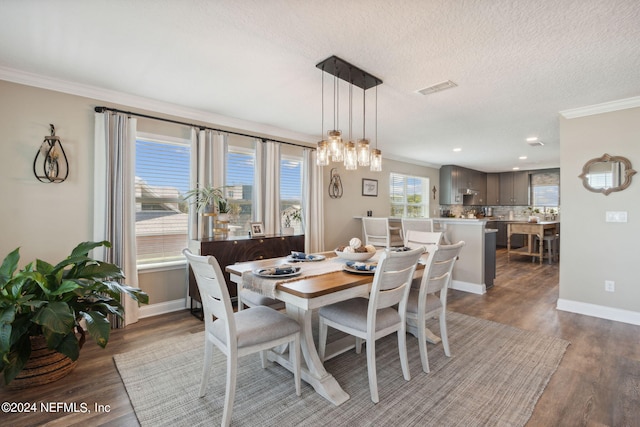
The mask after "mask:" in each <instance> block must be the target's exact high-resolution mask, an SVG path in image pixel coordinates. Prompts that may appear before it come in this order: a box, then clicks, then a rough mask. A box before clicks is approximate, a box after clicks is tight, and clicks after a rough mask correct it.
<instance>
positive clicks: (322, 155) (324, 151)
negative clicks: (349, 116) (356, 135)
mask: <svg viewBox="0 0 640 427" xmlns="http://www.w3.org/2000/svg"><path fill="white" fill-rule="evenodd" d="M322 71H323V72H322V97H321V98H322V107H321V113H320V116H321V123H320V128H321V132H320V135H321V136H322V137H324V69H323V70H322ZM316 165H318V166H329V143H328V142H327V141H326V140H324V139H323V140H322V141H319V142H318V148H317V150H316Z"/></svg>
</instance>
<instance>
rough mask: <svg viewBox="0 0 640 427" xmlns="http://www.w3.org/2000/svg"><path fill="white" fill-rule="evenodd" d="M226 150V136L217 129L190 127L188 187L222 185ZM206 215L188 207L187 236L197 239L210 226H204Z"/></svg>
mask: <svg viewBox="0 0 640 427" xmlns="http://www.w3.org/2000/svg"><path fill="white" fill-rule="evenodd" d="M226 152H227V136H226V135H225V134H222V133H220V132H217V131H213V130H209V129H207V130H204V129H197V128H192V129H191V164H192V165H194V167H192V168H191V179H190V188H196V187H214V188H215V187H222V186H223V185H224V177H225V164H226V155H225V154H226ZM210 220H211V219H210V218H208V217H203V216H202V215H199V213H198V212H197V211H196V209H195V206H191V207H190V209H189V238H190V239H191V240H199V239H201V238H202V237H209V236H205V235H204V234H205V232H206V231H207V230H209V229H210V227H206V226H205V222H206V221H210Z"/></svg>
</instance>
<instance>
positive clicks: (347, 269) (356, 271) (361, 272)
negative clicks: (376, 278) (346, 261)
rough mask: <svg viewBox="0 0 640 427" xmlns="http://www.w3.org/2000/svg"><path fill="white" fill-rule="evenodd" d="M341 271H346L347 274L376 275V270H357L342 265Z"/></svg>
mask: <svg viewBox="0 0 640 427" xmlns="http://www.w3.org/2000/svg"><path fill="white" fill-rule="evenodd" d="M373 264H374V265H376V266H377V263H373ZM342 269H343V270H344V271H347V272H349V273H356V274H376V270H375V269H374V270H358V269H357V268H353V267H349V266H348V265H344V266H343V267H342Z"/></svg>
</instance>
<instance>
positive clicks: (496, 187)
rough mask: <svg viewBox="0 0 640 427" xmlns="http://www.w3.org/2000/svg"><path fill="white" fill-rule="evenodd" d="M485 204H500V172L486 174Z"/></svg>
mask: <svg viewBox="0 0 640 427" xmlns="http://www.w3.org/2000/svg"><path fill="white" fill-rule="evenodd" d="M486 200H487V205H489V206H495V205H497V206H499V205H500V174H499V173H488V174H487V198H486Z"/></svg>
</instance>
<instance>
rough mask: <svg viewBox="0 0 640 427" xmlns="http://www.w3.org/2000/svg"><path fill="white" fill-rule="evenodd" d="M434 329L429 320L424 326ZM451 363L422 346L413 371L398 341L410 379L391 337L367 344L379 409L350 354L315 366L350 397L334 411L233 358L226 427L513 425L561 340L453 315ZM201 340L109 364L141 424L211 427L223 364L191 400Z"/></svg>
mask: <svg viewBox="0 0 640 427" xmlns="http://www.w3.org/2000/svg"><path fill="white" fill-rule="evenodd" d="M430 322H433V323H430V324H429V326H430V328H431V329H432V330H433V331H438V324H437V320H433V321H430ZM447 324H448V330H449V342H450V346H451V352H452V357H451V358H448V357H446V356H445V355H444V351H443V349H442V345H441V344H439V345H432V344H428V353H429V362H430V368H431V372H430V373H429V374H426V373H424V372H422V368H421V364H420V354H419V351H418V345H417V340H416V339H415V338H414V337H413V336H411V335H409V336H407V347H408V348H407V350H408V354H409V367H410V372H411V380H410V381H405V380H404V379H403V377H402V371H401V367H400V360H399V358H398V347H397V339H396V337H395V335H391V336H389V337H386V338H383V339H382V340H379V341H378V342H377V345H376V350H377V351H376V359H377V372H378V389H379V394H380V403H378V404H374V403H372V402H371V400H370V395H369V386H368V378H367V363H366V354H365V351H364V350H363V351H362V353H361V354H356V353H355V352H354V351H353V350H352V351H350V352H347V353H344V354H342V355H340V356H338V357H336V358H334V359H332V360H329V361H327V362H326V363H325V367H326V369H327V371H328V372H330V373H332V374H333V375H334V376H335V378H336V379H337V381H338V382H339V383H340V384H341V385H342V387H343V388H344V390H345V391H346V392H347V393H348V394H349V395H350V396H351V398H350V399H349V400H348V401H347V402H345V403H343V404H342V405H340V406H335V405H333V404H331V403H329V402H328V401H327V400H325V399H324V398H322V397H321V396H319V395H318V394H317V393H316V392H315V391H314V390H313V388H312V387H311V386H309V385H308V384H306V383H304V382H303V386H302V396H301V397H298V396H296V394H295V388H294V384H293V376H292V375H291V374H290V373H289V372H288V371H286V370H285V369H284V368H282V367H281V366H279V365H277V364H271V365H270V366H268V367H267V368H266V369H262V368H261V366H260V360H259V356H258V355H257V354H256V355H250V356H247V357H244V358H242V359H240V363H239V366H238V385H237V391H236V398H235V404H234V408H233V418H232V425H236V426H342V425H349V426H374V425H375V426H387V425H393V426H414V425H419V426H465V427H467V426H523V425H525V424H526V422H527V420H528V419H529V418H530V417H531V414H532V412H533V409H534V407H535V404H536V402H537V401H538V398H539V397H540V395H541V394H542V392H543V391H544V388H545V387H546V385H547V383H548V382H549V380H550V378H551V376H552V375H553V373H554V372H555V371H556V369H557V367H558V365H559V364H560V361H561V359H562V357H563V355H564V353H565V351H566V349H567V346H568V345H569V342H567V341H564V340H561V339H558V338H555V337H549V336H545V335H541V334H539V333H536V332H529V331H523V330H520V329H517V328H514V327H511V326H507V325H503V324H500V323H495V322H491V321H487V320H483V319H478V318H475V317H470V316H466V315H463V314H458V313H454V312H449V313H448V315H447ZM203 340H204V337H203V333H202V332H201V333H197V334H186V335H185V336H184V337H180V338H173V339H167V340H163V341H161V342H158V343H156V344H153V345H151V346H148V347H145V348H142V349H138V350H135V351H132V352H129V353H124V354H119V355H116V356H114V360H115V363H116V366H117V368H118V371H119V373H120V376H121V377H122V381H123V382H124V385H125V387H126V389H127V393H128V394H129V397H130V399H131V403H132V404H133V408H134V410H135V413H136V416H137V417H138V420H139V422H140V424H141V425H142V426H154V427H156V426H185V427H193V426H201V425H202V426H204V425H217V424H219V423H220V421H221V418H222V407H223V401H224V389H225V379H226V377H225V375H226V366H225V360H226V359H225V358H224V356H223V355H222V354H221V353H219V352H217V351H216V357H215V361H214V367H213V370H214V371H213V373H212V375H211V379H210V381H209V385H208V389H207V395H206V396H205V397H204V398H198V387H199V382H200V375H201V370H202V357H203Z"/></svg>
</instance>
